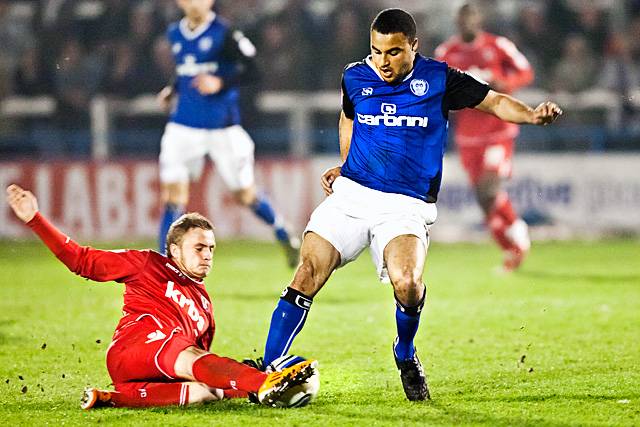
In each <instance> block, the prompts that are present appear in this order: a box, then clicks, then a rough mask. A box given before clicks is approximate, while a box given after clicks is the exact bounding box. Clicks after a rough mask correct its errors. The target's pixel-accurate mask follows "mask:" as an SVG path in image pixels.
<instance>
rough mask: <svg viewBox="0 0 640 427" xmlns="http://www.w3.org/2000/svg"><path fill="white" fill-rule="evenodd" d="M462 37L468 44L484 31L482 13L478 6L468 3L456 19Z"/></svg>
mask: <svg viewBox="0 0 640 427" xmlns="http://www.w3.org/2000/svg"><path fill="white" fill-rule="evenodd" d="M456 22H457V24H458V31H459V32H460V36H461V37H462V39H463V40H464V41H466V42H471V41H473V39H475V38H476V36H477V35H478V33H479V32H480V31H481V30H482V13H481V12H480V8H479V7H478V5H477V4H475V3H473V2H467V3H465V4H463V5H462V6H461V7H460V9H459V10H458V17H457V19H456Z"/></svg>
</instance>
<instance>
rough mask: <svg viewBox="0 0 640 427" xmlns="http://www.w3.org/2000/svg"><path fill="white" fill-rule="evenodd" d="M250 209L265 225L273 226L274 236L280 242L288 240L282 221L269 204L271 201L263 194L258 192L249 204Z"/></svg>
mask: <svg viewBox="0 0 640 427" xmlns="http://www.w3.org/2000/svg"><path fill="white" fill-rule="evenodd" d="M251 210H253V213H254V214H256V216H257V217H258V218H260V219H261V220H262V221H264V222H265V223H266V224H267V225H270V226H272V227H273V230H274V233H275V235H276V238H277V239H278V241H280V242H288V241H289V233H287V230H286V229H285V228H284V223H283V221H282V220H281V219H280V218H279V217H278V215H277V214H276V212H275V210H274V209H273V207H272V206H271V202H269V199H267V197H266V196H265V195H264V194H258V196H257V197H256V201H255V203H254V204H253V205H251Z"/></svg>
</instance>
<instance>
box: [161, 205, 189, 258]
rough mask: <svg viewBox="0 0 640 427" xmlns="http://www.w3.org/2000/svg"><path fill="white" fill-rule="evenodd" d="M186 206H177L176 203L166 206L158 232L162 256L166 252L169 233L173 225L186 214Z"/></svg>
mask: <svg viewBox="0 0 640 427" xmlns="http://www.w3.org/2000/svg"><path fill="white" fill-rule="evenodd" d="M184 210H185V209H184V206H180V205H177V204H175V203H166V204H165V205H164V212H163V214H162V219H161V220H160V230H159V231H158V233H159V234H158V248H159V251H158V252H160V253H161V254H164V253H165V251H166V244H167V232H168V231H169V227H171V224H173V222H174V221H175V220H177V219H178V218H180V215H182V214H183V213H184Z"/></svg>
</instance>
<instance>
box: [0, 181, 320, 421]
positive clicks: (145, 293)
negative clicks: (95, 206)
mask: <svg viewBox="0 0 640 427" xmlns="http://www.w3.org/2000/svg"><path fill="white" fill-rule="evenodd" d="M7 201H8V202H9V205H10V206H11V208H12V209H13V211H14V213H15V214H16V216H17V217H18V218H19V219H21V220H22V221H23V222H24V223H26V224H27V226H28V227H29V228H31V230H33V232H34V233H36V234H37V235H38V237H39V238H40V239H42V241H43V242H44V243H45V245H47V246H48V247H49V249H50V250H51V252H53V254H54V255H55V256H56V257H57V258H58V259H59V260H60V261H62V262H63V263H64V264H65V265H66V266H67V268H69V270H71V271H73V272H74V273H76V274H78V275H80V276H82V277H85V278H87V279H91V280H95V281H99V282H107V281H116V282H120V283H124V284H125V292H124V307H123V316H122V318H121V319H120V322H119V323H118V326H117V327H116V330H115V333H114V335H113V340H112V342H111V344H110V345H109V349H108V350H107V369H108V371H109V375H110V376H111V379H112V380H113V384H114V386H115V391H104V390H97V389H88V390H87V391H85V394H84V396H83V402H82V407H83V409H89V408H91V407H96V406H116V407H143V406H163V405H187V404H192V403H201V402H207V401H213V400H220V399H223V398H225V397H227V398H232V397H247V396H248V395H249V394H250V393H255V394H256V395H257V397H258V400H259V401H260V402H261V403H263V404H265V405H267V406H280V405H282V401H279V399H280V397H281V396H282V395H283V393H288V392H293V391H295V389H296V388H300V389H301V390H304V387H305V383H306V382H307V380H308V379H309V378H310V377H311V376H313V375H314V374H315V373H316V366H317V362H315V361H313V360H305V361H302V362H300V363H297V364H295V365H293V366H291V367H288V368H285V369H284V370H283V371H282V372H274V373H271V374H266V373H264V372H261V371H259V370H257V369H255V368H252V367H249V366H247V365H244V364H242V363H240V362H237V361H235V360H233V359H229V358H226V357H221V356H217V355H215V354H213V353H211V352H209V351H208V349H209V347H210V345H211V341H212V339H213V335H214V332H215V323H214V318H213V309H212V306H211V300H210V298H209V295H208V294H207V291H206V289H205V286H204V282H203V279H204V278H205V277H206V276H207V275H208V274H209V272H210V271H211V266H212V258H213V251H214V249H215V245H216V243H215V237H214V234H213V227H212V225H211V223H210V222H209V220H207V219H206V218H205V217H203V216H202V215H200V214H197V213H190V214H186V215H183V216H182V217H180V218H179V219H178V220H177V221H175V222H174V223H173V224H172V226H171V228H170V230H169V232H168V234H167V254H169V255H168V256H163V255H161V254H159V253H157V252H154V251H151V250H119V251H105V250H99V249H94V248H91V247H88V246H80V245H78V244H77V243H76V242H74V241H73V240H71V239H70V238H69V237H67V236H66V235H64V234H62V233H61V232H60V231H59V230H58V229H57V228H56V227H54V226H53V225H52V224H51V223H49V221H47V219H46V218H45V217H44V216H43V215H42V214H41V213H40V212H38V203H37V199H36V197H35V196H34V195H33V194H32V193H31V192H29V191H26V190H24V189H22V188H20V187H19V186H18V185H15V184H14V185H10V186H9V187H7Z"/></svg>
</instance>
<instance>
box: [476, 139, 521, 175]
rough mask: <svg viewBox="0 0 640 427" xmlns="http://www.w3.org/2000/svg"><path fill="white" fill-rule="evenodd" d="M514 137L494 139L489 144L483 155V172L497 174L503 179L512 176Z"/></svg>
mask: <svg viewBox="0 0 640 427" xmlns="http://www.w3.org/2000/svg"><path fill="white" fill-rule="evenodd" d="M513 145H514V142H513V140H512V139H503V140H497V141H492V142H491V143H490V144H487V145H486V147H485V149H484V153H483V156H482V172H483V174H487V175H496V176H498V177H499V178H501V179H506V178H509V177H510V176H511V171H512V167H513V166H512V158H513Z"/></svg>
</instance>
